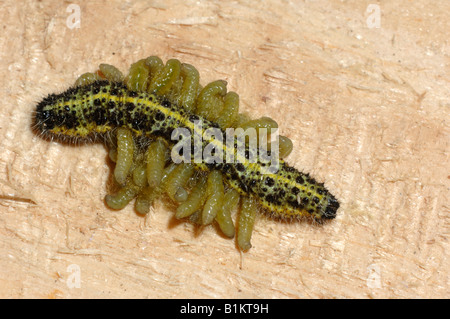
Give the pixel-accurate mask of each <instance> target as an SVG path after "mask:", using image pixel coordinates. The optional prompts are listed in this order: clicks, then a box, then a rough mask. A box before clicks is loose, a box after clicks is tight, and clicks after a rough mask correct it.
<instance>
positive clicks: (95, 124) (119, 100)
mask: <svg viewBox="0 0 450 319" xmlns="http://www.w3.org/2000/svg"><path fill="white" fill-rule="evenodd" d="M77 84H78V85H76V86H74V87H72V88H70V89H68V90H67V91H66V92H63V93H61V94H50V95H49V96H47V97H46V98H44V99H43V100H42V101H41V102H40V103H39V104H38V105H37V107H36V111H35V113H34V120H33V129H34V130H35V131H36V132H38V134H42V135H44V136H46V137H50V138H57V139H59V140H65V139H69V140H70V141H78V140H80V139H84V140H89V139H98V138H99V137H106V136H108V138H109V139H110V137H111V134H112V135H115V136H116V138H117V141H116V142H115V143H113V144H112V145H110V146H111V148H112V151H113V153H112V154H113V155H112V156H111V158H112V159H113V160H115V161H116V168H115V180H116V181H117V183H118V184H119V185H120V186H121V189H120V190H119V191H118V192H117V193H116V194H115V195H108V196H109V197H108V196H107V198H106V202H107V204H108V206H110V207H112V208H115V209H120V208H123V207H124V206H125V205H126V204H127V203H128V202H129V201H130V200H131V199H133V198H137V199H136V209H137V210H138V212H140V213H146V212H148V208H149V206H150V205H151V203H152V202H153V200H154V199H155V198H157V197H159V196H160V195H161V194H162V193H167V194H168V196H169V197H170V198H171V199H172V200H173V201H175V202H178V203H180V205H179V206H178V208H177V214H176V217H177V218H185V217H189V218H190V220H191V221H193V222H196V223H199V224H210V223H212V222H213V221H214V220H215V221H216V222H217V223H218V224H219V226H220V228H221V229H222V231H223V232H224V233H225V234H226V235H227V236H229V237H233V236H234V225H233V222H232V220H231V211H232V210H234V209H235V207H236V205H237V203H238V201H239V198H241V202H242V203H241V213H240V215H239V219H238V246H239V247H240V248H241V249H243V250H247V249H249V248H250V247H251V245H250V237H251V232H252V228H253V221H254V211H255V210H256V207H257V206H259V208H261V209H262V210H263V211H266V212H269V213H270V214H271V215H272V216H274V217H278V218H284V219H286V218H288V219H292V218H298V217H303V216H311V217H312V218H313V219H314V220H318V221H320V220H325V219H332V218H334V217H335V216H336V211H337V209H338V208H339V203H338V201H337V200H336V198H335V197H334V196H333V195H332V194H331V193H330V192H329V191H328V190H327V189H326V188H325V187H324V185H323V184H322V183H318V182H316V181H315V180H314V179H313V178H312V177H310V176H309V175H308V174H305V173H301V172H299V171H298V170H296V169H295V168H293V167H291V166H289V165H288V164H286V163H285V162H284V161H283V160H282V159H279V165H278V170H277V171H276V172H274V171H270V170H268V169H267V166H268V164H267V163H266V162H264V161H262V159H261V158H260V156H259V154H256V161H254V162H250V161H249V160H248V159H249V158H250V157H252V156H253V155H255V154H253V153H254V152H253V150H252V149H251V148H250V147H249V146H248V145H249V143H248V141H245V140H239V139H237V140H235V141H234V144H231V146H230V145H229V144H226V143H225V138H222V137H224V136H225V134H226V133H225V130H226V129H228V128H238V127H247V128H248V127H254V128H256V129H257V131H258V134H259V132H262V131H261V128H262V127H276V123H275V124H274V121H273V120H271V119H270V118H261V119H259V120H250V119H248V118H246V117H244V116H241V115H240V114H238V97H237V94H235V93H234V92H228V93H227V92H226V84H225V83H224V81H216V82H212V83H210V84H208V85H207V86H206V87H205V88H201V87H200V86H199V84H198V72H197V71H196V70H195V68H193V67H192V66H190V65H188V64H181V63H180V62H179V61H178V60H169V61H168V62H167V64H166V65H165V66H164V64H163V63H162V61H161V60H160V59H159V58H156V57H150V58H148V59H144V60H141V61H138V62H137V63H135V64H133V65H132V67H131V70H130V74H129V75H128V76H127V77H123V76H122V75H121V73H120V71H118V70H117V69H115V68H114V67H112V66H108V65H100V71H98V72H97V73H96V74H87V75H83V76H82V77H80V79H79V80H78V81H77ZM198 122H201V126H200V127H198V126H197V125H196V124H197V123H198ZM180 129H185V130H186V132H188V133H189V134H190V136H191V138H192V144H191V145H192V149H190V154H189V159H190V160H191V162H190V163H182V164H178V165H176V164H174V163H173V158H170V159H168V158H167V151H168V150H169V149H172V148H173V146H174V141H173V136H172V134H173V132H174V131H175V130H180ZM212 129H215V130H218V132H219V133H218V134H219V137H220V138H219V139H217V136H214V137H212V136H208V135H207V134H206V132H207V131H208V130H212ZM195 134H197V135H200V136H202V137H204V138H203V140H202V142H201V146H200V148H201V150H202V151H204V150H205V149H206V148H208V145H213V146H214V152H215V153H214V154H218V153H219V151H220V153H221V154H225V153H226V152H231V153H232V154H233V156H234V157H236V158H237V161H235V162H226V161H217V162H208V161H207V160H206V159H204V158H203V159H202V160H201V161H197V162H195V161H194V154H195V147H194V146H193V145H194V136H195ZM261 134H262V133H261ZM283 143H284V144H283V145H289V143H290V140H288V139H287V138H285V140H284V142H283ZM291 144H292V143H291ZM283 145H282V146H283ZM238 149H244V150H245V152H244V153H243V154H244V155H243V156H241V158H239V153H238V151H237V150H238ZM197 151H198V150H197ZM270 152H271V151H270V150H268V153H270ZM287 153H289V151H288V152H287ZM114 154H116V155H114ZM223 158H224V157H223ZM196 172H197V173H196ZM155 176H156V177H155ZM228 206H230V207H228Z"/></svg>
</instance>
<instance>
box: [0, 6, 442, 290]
mask: <svg viewBox="0 0 450 319" xmlns="http://www.w3.org/2000/svg"><path fill="white" fill-rule="evenodd" d="M70 3H71V2H65V1H64V2H62V1H15V0H5V1H2V2H1V3H0V21H1V28H2V35H1V36H0V72H1V78H0V79H1V80H0V81H1V86H0V100H1V101H2V105H1V107H0V297H3V298H83V297H84V298H108V297H116V298H117V297H118V298H128V297H137V298H147V297H148V298H229V297H230V298H360V297H361V298H383V297H387V298H415V297H422V298H426V297H430V298H448V297H449V296H450V294H449V271H448V270H449V269H450V267H449V260H448V252H449V242H448V241H449V201H448V198H449V186H450V170H449V168H450V165H449V140H450V139H449V136H450V134H449V133H450V132H449V120H450V118H449V113H450V111H449V110H450V94H449V92H450V90H449V88H450V86H449V84H450V43H449V40H448V31H449V30H450V22H449V19H448V12H450V3H449V1H447V0H441V1H433V2H429V1H425V0H417V1H407V0H397V1H375V0H374V1H356V0H353V1H337V0H332V1H323V0H318V1H300V0H296V1H279V0H270V1H240V0H239V1H190V0H188V1H170V0H169V1H162V0H158V1H130V2H121V1H106V0H105V1H89V2H88V1H78V2H73V3H75V4H78V5H79V7H80V9H81V16H80V17H81V28H74V29H71V28H69V27H68V26H67V19H68V17H69V16H70V14H71V12H67V11H66V10H67V8H68V6H69V4H70ZM370 4H375V5H378V8H380V14H381V20H380V22H381V25H380V28H370V27H369V26H370V22H371V21H372V20H370V18H371V17H372V16H371V12H367V9H368V6H369V5H370ZM372 13H373V12H372ZM150 55H158V56H160V57H161V58H162V59H163V60H164V61H166V60H167V59H169V58H178V59H180V60H181V61H183V62H187V63H191V64H193V65H195V66H196V67H197V68H198V70H199V71H200V74H201V83H203V84H206V83H208V82H209V81H212V80H216V79H225V80H227V81H228V88H229V90H233V91H236V92H238V93H239V95H240V97H241V109H242V110H243V111H247V112H249V113H250V114H252V116H254V117H257V116H262V115H267V116H271V117H273V118H274V119H275V120H277V121H278V123H279V124H280V127H281V134H283V135H287V136H288V137H290V138H291V139H292V140H293V142H294V151H293V153H292V154H291V155H290V156H289V157H288V159H287V161H288V162H289V163H290V164H292V165H294V166H295V167H297V168H298V169H300V170H303V171H306V172H310V173H311V174H313V176H314V177H315V178H316V179H318V180H320V181H324V182H325V184H326V186H327V187H328V188H329V189H330V191H332V193H333V194H335V195H336V197H337V198H339V199H340V202H341V209H340V210H339V212H338V217H337V218H336V219H335V220H334V221H332V222H330V223H328V224H326V225H324V226H316V225H311V224H309V223H291V224H290V223H280V222H276V221H272V220H269V219H266V218H259V219H258V221H257V224H256V226H255V232H254V234H253V239H252V243H253V248H252V249H251V250H250V251H249V252H248V253H243V254H241V253H240V252H239V251H238V250H237V249H236V246H235V242H234V240H229V239H226V238H224V237H223V236H222V235H221V234H220V232H219V231H218V230H217V228H216V227H207V228H205V229H203V230H202V231H198V230H195V229H194V227H193V226H192V225H190V224H186V223H184V222H176V221H174V219H173V210H171V209H169V208H167V207H166V206H164V204H163V203H161V202H158V203H157V204H156V205H155V207H154V209H153V211H152V212H151V214H150V215H149V216H148V217H147V218H143V217H140V216H138V215H136V213H135V212H134V210H133V207H132V205H130V206H129V207H127V208H126V209H124V210H123V211H119V212H116V211H111V210H109V209H107V208H106V207H105V205H104V202H103V198H104V196H105V194H106V192H107V181H108V179H109V178H110V169H111V168H110V167H109V166H108V165H107V164H106V157H107V153H106V150H105V148H104V147H103V146H102V145H84V146H80V147H70V146H64V145H60V144H58V143H49V142H46V141H44V140H41V139H40V138H39V137H37V136H35V135H33V134H32V132H31V130H30V122H31V114H32V112H33V110H34V108H35V105H36V103H37V102H38V101H39V100H40V99H42V98H43V97H44V96H46V94H48V93H53V92H60V91H63V90H64V89H66V88H68V87H69V86H71V85H72V84H73V82H74V81H75V79H76V78H77V77H78V76H79V75H80V74H82V73H84V72H90V71H94V70H95V69H96V68H97V66H98V64H100V63H110V64H113V65H115V66H117V67H119V68H120V69H121V70H122V71H124V72H125V71H126V70H127V69H128V67H129V65H130V64H131V63H133V62H135V61H137V60H138V59H141V58H144V57H147V56H150ZM74 270H75V271H77V270H79V272H76V274H80V276H81V277H80V278H81V285H80V287H79V288H77V287H72V286H71V283H73V281H71V280H72V279H73V278H74V277H73V274H75V273H74V272H73V271H74Z"/></svg>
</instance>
